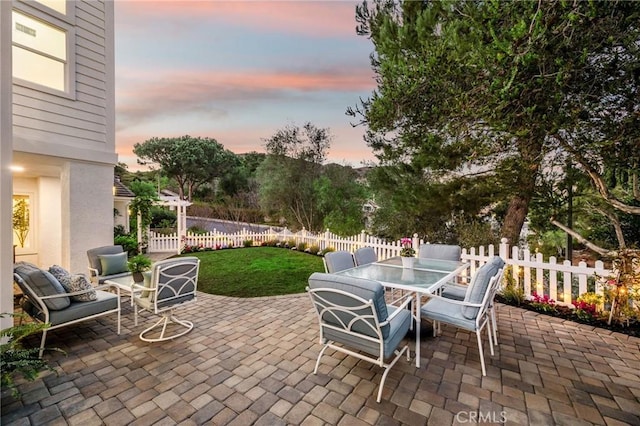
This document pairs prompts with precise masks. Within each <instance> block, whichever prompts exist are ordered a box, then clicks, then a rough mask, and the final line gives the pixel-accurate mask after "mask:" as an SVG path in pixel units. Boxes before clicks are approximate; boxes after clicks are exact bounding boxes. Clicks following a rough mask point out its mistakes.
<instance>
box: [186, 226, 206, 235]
mask: <svg viewBox="0 0 640 426" xmlns="http://www.w3.org/2000/svg"><path fill="white" fill-rule="evenodd" d="M187 232H190V233H192V234H196V235H202V234H206V233H207V232H208V231H207V230H206V229H204V228H202V227H201V226H198V225H193V226H190V227H189V228H188V229H187Z"/></svg>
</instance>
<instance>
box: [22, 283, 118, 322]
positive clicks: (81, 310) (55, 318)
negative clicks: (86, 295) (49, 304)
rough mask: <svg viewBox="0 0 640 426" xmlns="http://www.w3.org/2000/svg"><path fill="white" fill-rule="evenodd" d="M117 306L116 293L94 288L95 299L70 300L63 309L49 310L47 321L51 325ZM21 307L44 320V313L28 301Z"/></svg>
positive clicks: (109, 309) (110, 309)
mask: <svg viewBox="0 0 640 426" xmlns="http://www.w3.org/2000/svg"><path fill="white" fill-rule="evenodd" d="M117 308H118V296H117V295H115V294H113V293H109V292H107V291H102V290H96V300H92V301H91V302H72V303H71V304H70V305H69V307H68V308H67V309H65V310H62V311H52V312H50V317H49V322H50V323H51V325H52V326H56V325H60V324H64V323H67V322H69V321H74V320H79V319H83V318H86V317H88V316H91V315H96V314H100V313H103V312H106V311H112V310H116V309H117ZM23 309H24V310H25V312H27V313H29V314H30V315H31V316H33V317H35V318H38V319H39V320H40V321H44V315H43V314H42V313H41V312H39V311H38V310H36V309H34V308H33V306H32V305H31V304H30V303H28V302H25V303H24V304H23Z"/></svg>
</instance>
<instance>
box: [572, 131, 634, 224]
mask: <svg viewBox="0 0 640 426" xmlns="http://www.w3.org/2000/svg"><path fill="white" fill-rule="evenodd" d="M563 145H564V147H565V148H566V149H567V150H568V151H569V152H571V154H572V155H573V156H574V157H575V159H576V160H577V161H578V163H580V165H581V166H582V167H584V169H585V171H586V172H587V174H588V175H589V177H590V178H591V181H592V182H593V184H594V185H595V186H596V189H597V190H598V193H600V196H602V198H604V200H605V201H606V202H607V203H608V204H609V205H611V206H612V207H614V208H616V209H618V210H620V211H622V212H624V213H628V214H635V215H640V206H630V205H628V204H625V203H623V202H622V201H620V200H618V199H617V198H616V197H615V196H613V194H611V192H610V191H609V188H607V184H606V182H605V181H604V179H602V176H600V173H598V172H597V171H596V169H595V168H593V167H592V166H591V164H589V162H588V161H587V160H586V159H585V158H584V157H583V156H582V155H581V154H580V153H579V152H578V151H577V150H575V149H573V147H572V146H571V145H569V144H567V143H563Z"/></svg>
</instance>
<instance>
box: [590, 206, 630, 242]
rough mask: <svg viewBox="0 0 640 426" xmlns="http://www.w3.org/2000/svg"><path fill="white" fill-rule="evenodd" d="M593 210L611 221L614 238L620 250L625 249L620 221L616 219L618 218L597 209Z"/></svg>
mask: <svg viewBox="0 0 640 426" xmlns="http://www.w3.org/2000/svg"><path fill="white" fill-rule="evenodd" d="M594 210H595V211H597V212H598V213H600V214H601V215H603V216H605V217H607V218H608V219H609V220H610V221H611V224H612V225H613V229H615V231H616V237H617V238H618V245H619V246H620V249H621V250H623V249H625V248H627V244H626V243H625V241H624V234H623V233H622V226H621V225H620V219H618V216H616V215H615V214H613V213H611V212H608V211H606V210H603V209H601V208H598V207H594Z"/></svg>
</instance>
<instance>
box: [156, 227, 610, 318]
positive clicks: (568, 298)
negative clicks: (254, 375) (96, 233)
mask: <svg viewBox="0 0 640 426" xmlns="http://www.w3.org/2000/svg"><path fill="white" fill-rule="evenodd" d="M245 241H251V242H252V244H253V245H254V246H259V245H262V244H263V243H267V242H269V241H279V242H281V243H283V244H284V243H285V242H289V243H290V244H291V245H293V244H295V245H298V244H300V243H306V245H307V247H310V246H317V247H318V249H319V250H325V249H328V248H332V249H334V250H346V251H350V252H354V251H355V250H356V249H358V248H360V247H365V246H369V247H373V249H374V250H375V251H376V253H377V255H378V258H379V259H386V258H388V257H393V256H398V255H399V254H400V249H401V248H402V245H401V244H400V241H387V240H383V239H381V238H376V237H374V236H371V235H368V234H366V233H365V232H364V231H363V232H362V233H360V234H358V235H354V236H351V237H340V236H338V235H335V234H333V233H331V232H329V231H326V232H324V233H319V234H315V233H312V232H308V231H306V230H302V231H299V232H295V233H294V232H291V231H289V230H288V229H286V228H285V229H283V230H276V229H273V228H270V229H268V230H266V231H264V232H249V231H247V230H246V229H243V230H242V231H240V232H236V233H231V234H229V233H221V232H217V231H215V230H214V231H212V232H208V233H206V234H191V233H187V235H186V236H184V237H182V238H180V237H179V236H178V235H177V234H169V235H163V234H158V233H155V232H153V231H151V232H150V233H149V243H148V248H147V250H148V252H150V253H154V252H173V253H179V252H180V251H181V250H182V248H183V247H184V246H185V245H189V246H199V247H202V248H210V249H214V250H215V249H220V248H227V247H243V246H244V244H245ZM412 244H413V247H414V248H416V249H417V248H418V247H419V246H420V244H425V241H423V240H422V239H419V238H418V236H417V234H415V235H414V236H413V237H412ZM497 249H498V250H497V253H496V247H494V246H493V245H489V246H487V247H482V246H481V247H478V248H470V249H466V248H465V249H463V250H462V260H466V261H468V262H470V263H471V266H470V268H469V271H468V273H469V274H471V275H473V274H474V273H475V271H476V270H477V269H478V268H479V267H480V266H482V265H483V264H484V263H485V262H486V261H487V260H488V259H489V258H491V257H492V256H494V255H496V254H497V255H499V256H500V257H502V259H504V261H505V263H506V264H507V266H510V268H509V270H508V271H507V274H508V275H509V277H510V278H512V279H513V280H514V281H515V283H517V285H519V286H520V287H521V288H523V289H524V292H525V295H527V296H528V297H530V296H531V295H532V294H533V293H534V292H535V293H537V294H539V295H543V294H545V295H548V296H549V297H550V298H551V299H554V300H556V301H557V302H558V303H559V304H562V305H568V304H570V303H571V302H572V301H573V300H575V298H576V297H578V296H579V295H581V294H583V293H585V292H587V291H596V292H601V288H600V286H599V281H598V280H597V279H596V276H599V277H607V276H610V275H612V271H611V270H609V269H605V267H604V264H603V263H602V262H601V261H597V262H595V265H594V267H589V266H587V264H586V263H585V262H580V263H579V264H578V265H577V266H575V265H572V264H571V262H569V261H568V260H565V261H564V262H563V263H557V260H556V258H555V257H550V258H549V259H548V260H547V261H545V260H544V259H543V256H542V254H540V253H531V252H530V251H529V250H528V249H519V248H518V247H510V246H509V244H508V242H507V240H506V239H505V238H503V239H502V241H501V243H500V244H499V246H498V247H497Z"/></svg>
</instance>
